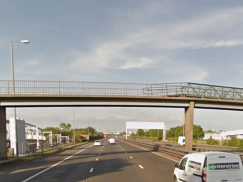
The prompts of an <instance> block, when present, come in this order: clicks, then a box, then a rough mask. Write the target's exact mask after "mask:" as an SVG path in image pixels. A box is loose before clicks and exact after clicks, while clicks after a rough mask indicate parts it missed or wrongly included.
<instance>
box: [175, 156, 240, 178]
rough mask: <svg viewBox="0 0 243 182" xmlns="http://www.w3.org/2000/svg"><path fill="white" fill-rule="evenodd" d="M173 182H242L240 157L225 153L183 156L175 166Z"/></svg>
mask: <svg viewBox="0 0 243 182" xmlns="http://www.w3.org/2000/svg"><path fill="white" fill-rule="evenodd" d="M174 181H175V182H179V181H187V182H234V181H237V182H239V181H242V182H243V169H242V160H241V157H240V155H238V154H233V153H227V152H198V153H192V154H187V155H185V156H184V157H183V158H182V159H181V161H180V163H178V164H175V169H174Z"/></svg>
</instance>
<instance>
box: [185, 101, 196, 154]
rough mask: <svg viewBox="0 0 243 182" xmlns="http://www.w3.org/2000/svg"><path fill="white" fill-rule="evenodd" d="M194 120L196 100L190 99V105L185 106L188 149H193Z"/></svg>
mask: <svg viewBox="0 0 243 182" xmlns="http://www.w3.org/2000/svg"><path fill="white" fill-rule="evenodd" d="M193 121H194V101H190V106H189V107H186V108H185V139H186V146H185V148H186V149H188V150H192V144H193Z"/></svg>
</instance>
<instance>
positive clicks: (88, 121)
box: [88, 114, 91, 136]
mask: <svg viewBox="0 0 243 182" xmlns="http://www.w3.org/2000/svg"><path fill="white" fill-rule="evenodd" d="M89 116H91V114H89V115H88V136H89Z"/></svg>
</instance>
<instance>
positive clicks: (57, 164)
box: [22, 144, 93, 182]
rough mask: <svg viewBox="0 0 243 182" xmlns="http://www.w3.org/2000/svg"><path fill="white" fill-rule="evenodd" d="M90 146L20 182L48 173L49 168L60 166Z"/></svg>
mask: <svg viewBox="0 0 243 182" xmlns="http://www.w3.org/2000/svg"><path fill="white" fill-rule="evenodd" d="M91 146H93V144H92V145H90V146H88V147H86V148H84V149H82V150H80V151H78V152H76V153H75V154H73V155H71V156H69V157H67V158H65V159H63V160H62V161H60V162H58V163H56V164H54V165H52V166H50V167H48V168H46V169H44V170H43V171H41V172H39V173H37V174H35V175H33V176H31V177H29V178H28V179H26V180H24V181H22V182H27V181H29V180H31V179H33V178H34V177H36V176H38V175H40V174H42V173H44V172H46V171H48V170H49V169H51V168H53V167H55V166H57V165H58V164H60V163H62V162H64V161H65V160H67V159H69V158H71V157H73V156H75V155H77V154H79V153H80V152H83V151H84V150H85V149H87V148H89V147H91Z"/></svg>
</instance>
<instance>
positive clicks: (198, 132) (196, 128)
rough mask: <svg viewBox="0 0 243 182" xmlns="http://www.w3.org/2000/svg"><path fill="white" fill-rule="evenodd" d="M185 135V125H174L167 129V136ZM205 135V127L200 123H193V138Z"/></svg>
mask: <svg viewBox="0 0 243 182" xmlns="http://www.w3.org/2000/svg"><path fill="white" fill-rule="evenodd" d="M179 136H183V125H182V126H177V127H172V128H170V130H169V131H167V137H179ZM203 137H204V132H203V129H202V127H201V126H200V125H193V139H199V138H203Z"/></svg>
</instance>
